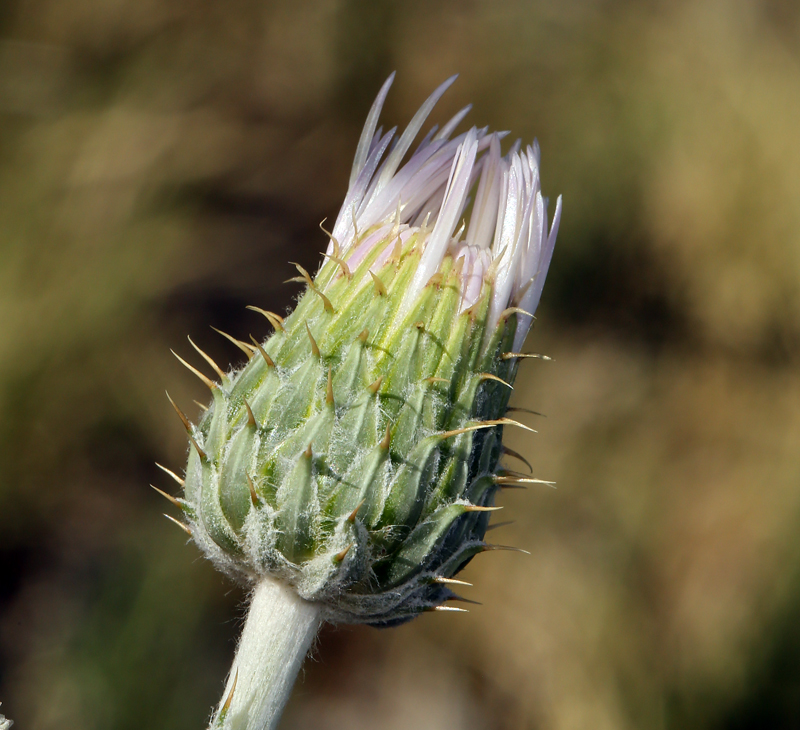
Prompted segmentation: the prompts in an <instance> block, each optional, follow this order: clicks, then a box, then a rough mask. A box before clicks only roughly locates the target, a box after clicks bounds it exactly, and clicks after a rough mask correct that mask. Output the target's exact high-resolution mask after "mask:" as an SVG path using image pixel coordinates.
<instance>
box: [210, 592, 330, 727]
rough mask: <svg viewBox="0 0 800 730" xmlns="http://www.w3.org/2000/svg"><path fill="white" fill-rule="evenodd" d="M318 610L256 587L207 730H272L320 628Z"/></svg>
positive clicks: (290, 596)
mask: <svg viewBox="0 0 800 730" xmlns="http://www.w3.org/2000/svg"><path fill="white" fill-rule="evenodd" d="M320 623H321V621H320V612H319V609H318V608H317V607H316V606H315V605H314V604H313V603H309V602H308V601H304V600H303V599H302V598H300V597H299V596H298V595H297V594H296V593H295V592H294V591H293V590H292V589H291V588H290V587H289V586H286V585H284V584H282V583H279V582H277V581H275V580H273V579H271V578H263V579H262V580H261V581H260V582H259V583H258V584H257V585H256V587H255V591H254V592H253V597H252V600H251V602H250V608H249V610H248V613H247V621H246V622H245V625H244V630H243V631H242V637H241V639H240V640H239V646H238V648H237V649H236V656H235V657H234V660H233V666H232V667H231V672H230V675H229V677H228V682H227V685H226V687H225V692H224V694H223V696H222V701H221V702H220V705H219V707H218V708H217V711H216V712H215V713H214V719H213V721H212V723H211V726H210V728H209V730H273V728H275V727H277V724H278V721H279V720H280V717H281V713H282V712H283V708H284V705H285V704H286V702H287V700H288V699H289V695H290V694H291V692H292V686H293V685H294V682H295V679H297V673H298V672H299V671H300V667H301V665H302V663H303V659H304V658H305V656H306V654H307V653H308V650H309V648H310V647H311V643H312V642H313V641H314V637H315V636H316V635H317V631H318V630H319V627H320Z"/></svg>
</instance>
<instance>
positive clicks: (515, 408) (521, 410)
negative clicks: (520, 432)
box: [506, 406, 547, 418]
mask: <svg viewBox="0 0 800 730" xmlns="http://www.w3.org/2000/svg"><path fill="white" fill-rule="evenodd" d="M506 411H507V412H509V411H510V412H512V413H513V412H515V411H516V412H517V413H531V414H533V415H534V416H541V417H542V418H547V414H545V413H539V411H532V410H531V409H530V408H522V407H520V406H509V407H508V408H506Z"/></svg>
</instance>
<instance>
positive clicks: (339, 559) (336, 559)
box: [333, 542, 355, 563]
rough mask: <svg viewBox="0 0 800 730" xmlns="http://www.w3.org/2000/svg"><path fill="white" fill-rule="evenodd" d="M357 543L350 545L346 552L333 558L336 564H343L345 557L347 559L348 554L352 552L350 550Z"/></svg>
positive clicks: (341, 551)
mask: <svg viewBox="0 0 800 730" xmlns="http://www.w3.org/2000/svg"><path fill="white" fill-rule="evenodd" d="M354 544H355V543H352V542H351V543H350V544H349V545H348V546H347V547H346V548H345V549H344V550H340V551H339V552H338V553H336V555H334V556H333V562H334V563H341V562H342V561H343V560H344V559H345V557H347V553H349V552H350V548H351V547H353V545H354Z"/></svg>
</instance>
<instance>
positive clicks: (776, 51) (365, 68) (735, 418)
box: [0, 0, 800, 730]
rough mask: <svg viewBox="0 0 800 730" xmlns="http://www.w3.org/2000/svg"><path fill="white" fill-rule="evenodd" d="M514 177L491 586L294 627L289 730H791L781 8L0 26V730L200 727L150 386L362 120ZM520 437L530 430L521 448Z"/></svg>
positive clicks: (354, 4) (280, 300)
mask: <svg viewBox="0 0 800 730" xmlns="http://www.w3.org/2000/svg"><path fill="white" fill-rule="evenodd" d="M394 69H397V71H398V81H397V83H396V87H395V89H393V91H392V94H391V95H390V100H389V103H388V108H387V110H386V114H385V120H386V121H387V122H388V123H389V125H394V124H403V123H405V122H406V121H407V120H408V119H409V118H410V116H411V114H412V113H413V111H414V110H415V109H416V107H417V106H418V105H419V104H420V103H421V101H422V100H423V99H424V98H425V96H426V95H427V94H428V93H429V92H430V91H431V90H432V89H433V88H434V87H435V86H436V85H437V84H438V83H439V82H440V81H441V80H443V79H444V78H446V77H447V76H449V75H450V74H451V73H453V72H456V71H458V72H460V73H461V74H462V76H461V79H460V80H459V82H458V84H457V85H456V86H455V87H454V88H453V89H452V90H451V91H450V92H449V93H448V95H447V96H446V98H445V100H444V101H443V102H442V104H441V109H439V110H438V111H437V115H438V116H437V119H438V120H439V121H441V120H443V119H445V118H447V115H448V113H452V112H453V111H455V110H456V109H457V108H459V107H460V106H461V105H463V104H465V103H467V102H469V101H474V102H475V108H474V110H473V112H472V114H471V116H470V119H471V121H472V123H476V124H479V125H482V124H490V125H491V126H492V127H494V128H504V129H511V130H513V132H514V134H515V135H519V136H521V137H522V138H523V139H526V140H529V139H531V138H532V137H533V136H538V137H539V139H540V141H541V144H542V149H543V173H542V174H543V180H544V188H545V192H546V193H548V194H550V195H551V196H552V197H553V198H554V197H555V195H556V194H558V193H563V194H564V198H565V214H564V220H563V225H562V228H561V235H560V240H559V242H558V246H557V249H556V255H555V257H554V260H553V265H552V269H551V275H550V280H549V282H548V285H547V286H546V287H545V294H544V299H543V303H542V306H541V308H540V312H539V320H538V323H537V327H536V329H535V330H534V332H533V333H532V335H531V337H530V339H529V342H528V346H529V348H530V349H533V350H538V351H544V352H547V353H548V354H550V355H551V356H553V357H554V358H555V362H552V363H537V362H533V363H530V362H529V363H527V364H525V365H524V370H523V373H522V375H521V377H520V379H519V381H518V383H519V384H518V387H517V391H516V394H515V403H516V404H517V405H519V406H526V407H529V408H533V409H535V410H540V411H543V412H545V413H546V414H547V418H539V419H536V417H534V416H531V417H530V418H531V419H534V420H535V421H536V423H535V426H536V427H537V428H538V429H539V430H540V433H539V434H538V435H537V436H535V437H531V438H522V437H520V436H519V435H518V434H511V435H510V436H509V438H510V444H511V446H512V447H513V448H515V449H517V450H519V451H524V452H525V454H526V455H527V456H528V457H529V458H530V460H531V461H532V462H533V464H534V468H535V472H536V475H537V476H540V477H545V478H551V479H555V480H556V481H557V482H558V489H557V490H549V489H547V488H542V489H541V490H531V491H528V492H526V493H516V492H515V493H511V494H504V495H502V504H503V505H504V506H505V507H506V510H505V511H504V512H503V513H502V514H503V515H504V516H505V515H508V517H509V518H510V519H515V520H516V521H515V522H514V524H512V525H508V526H505V527H500V528H498V530H497V531H496V532H494V533H492V539H495V537H496V541H497V542H500V543H506V544H512V545H518V546H521V547H523V548H525V549H527V550H530V551H531V552H532V556H531V557H526V556H522V555H517V554H513V553H502V554H491V555H485V556H482V557H480V558H479V559H476V560H475V561H474V562H473V563H472V564H471V565H470V566H469V567H468V568H467V570H466V571H465V573H464V577H465V578H466V579H467V580H470V581H472V582H474V583H475V587H474V588H472V589H467V590H466V591H465V596H467V597H469V598H471V599H476V600H479V601H482V602H483V606H470V607H469V608H470V609H471V612H470V613H469V614H468V615H461V616H440V615H431V616H425V617H422V618H421V619H419V620H417V621H415V622H413V623H411V624H409V625H406V626H403V627H401V628H398V629H394V630H391V631H376V630H371V629H364V628H346V627H345V628H338V629H326V630H325V631H324V632H323V635H322V638H321V641H320V643H319V646H318V648H317V651H316V658H315V660H314V661H310V662H308V663H307V666H306V670H305V675H304V682H303V683H302V684H301V685H300V686H298V688H297V691H296V693H295V696H294V698H293V700H292V703H291V704H290V708H289V711H288V713H287V716H286V718H285V722H284V727H286V728H287V729H288V728H314V729H315V730H327V729H328V728H331V729H333V728H340V727H342V728H345V727H346V728H349V729H350V730H359V729H361V728H364V729H367V728H377V727H380V728H387V729H389V730H392V729H393V728H411V727H413V728H419V729H420V730H422V729H426V728H464V729H465V730H473V729H474V730H479V729H480V730H482V729H484V728H485V729H489V728H499V729H502V730H512V729H513V730H517V729H519V728H535V729H536V730H540V729H541V730H583V729H586V730H589V729H591V730H606V729H608V730H625V729H628V728H654V729H659V728H662V729H664V730H667V729H671V728H718V729H720V730H755V729H756V728H758V729H759V730H760V729H762V728H787V729H788V728H797V727H800V630H799V629H798V628H797V626H798V623H797V615H798V612H800V529H798V528H799V527H800V369H799V368H798V364H799V363H800V135H798V131H797V130H798V120H799V119H800V8H799V7H798V5H797V4H796V3H795V2H792V0H768V1H766V0H765V1H764V2H755V1H751V2H747V1H745V0H735V1H734V2H723V0H717V1H712V0H698V1H695V2H690V1H688V0H687V1H685V2H680V1H679V0H675V1H674V2H654V3H644V2H640V3H634V2H626V1H625V0H608V1H606V2H603V1H600V0H594V1H590V0H582V1H580V2H579V1H578V0H567V1H566V2H561V3H547V2H543V1H535V2H523V1H522V0H510V1H505V2H487V1H485V0H480V1H479V0H467V1H460V2H455V0H452V1H451V2H438V1H435V2H422V1H421V0H416V1H413V2H407V3H403V4H402V5H400V4H392V3H387V2H379V1H375V0H373V1H372V2H370V1H369V0H351V1H349V2H348V1H346V0H312V1H311V2H308V3H296V2H295V3H292V2H288V1H285V0H281V1H279V2H255V1H251V0H229V2H225V3H219V2H205V1H203V0H175V1H174V2H171V3H167V2H163V1H162V2H157V1H156V0H136V1H134V0H73V1H71V2H68V3H65V2H53V1H52V0H5V2H4V3H3V4H2V5H0V322H2V325H1V326H0V464H2V467H1V468H0V550H2V558H0V559H1V560H2V563H0V583H1V584H0V609H2V612H1V613H0V700H3V703H4V704H3V711H4V712H5V713H7V714H8V715H9V716H10V717H12V718H14V719H16V720H17V722H18V727H20V728H25V729H26V730H73V729H74V730H101V729H105V728H114V729H120V730H125V729H127V728H131V729H134V728H136V729H137V730H138V729H139V728H142V727H147V728H153V729H154V730H155V729H158V728H164V729H165V730H167V729H169V730H181V729H182V728H186V729H187V730H189V728H202V727H205V725H204V722H205V719H206V717H207V715H208V713H209V711H210V708H211V706H212V704H214V703H215V702H216V700H217V699H218V694H219V693H220V692H221V689H222V680H223V677H224V674H225V672H226V670H227V667H228V664H229V661H230V657H231V654H232V649H233V641H234V637H235V635H236V632H237V629H238V625H239V619H240V617H241V615H242V613H241V610H240V609H239V608H237V605H238V604H239V603H240V601H241V599H242V592H241V591H240V589H238V588H235V587H232V586H231V585H230V584H228V583H227V582H226V581H225V580H224V579H223V578H221V577H220V576H218V575H217V574H216V573H215V572H214V571H213V569H212V568H211V566H210V565H208V564H206V563H205V562H204V561H202V560H200V559H199V557H198V552H197V550H196V549H195V548H194V547H192V546H186V545H185V544H184V542H185V541H184V539H183V538H182V536H181V534H180V533H179V532H178V531H177V530H176V529H174V528H173V527H172V526H170V525H169V524H168V523H167V522H166V520H164V519H163V518H162V517H161V514H160V513H161V512H162V511H163V510H164V508H165V506H168V505H166V503H163V504H162V502H161V500H160V499H159V498H158V496H157V495H156V494H155V493H153V492H152V490H149V488H148V487H147V484H148V482H153V483H155V484H157V485H158V486H160V487H162V488H169V487H168V485H167V484H166V483H165V477H164V475H163V474H161V473H160V472H159V471H158V470H157V469H156V467H155V466H154V465H153V462H154V461H159V462H162V463H166V464H168V465H170V466H172V467H174V468H176V469H179V468H180V465H181V463H182V461H183V458H184V454H185V443H184V440H183V436H182V433H181V429H180V427H179V425H178V424H177V422H176V421H175V419H174V415H173V414H171V412H170V408H169V405H168V404H167V402H166V399H165V398H164V396H163V390H164V388H167V389H169V391H170V393H171V394H173V395H174V396H175V397H176V399H177V400H178V401H179V402H182V403H186V404H188V403H191V400H192V398H205V395H204V394H203V393H202V391H201V389H200V386H198V385H196V383H194V382H192V381H191V380H190V378H189V376H187V375H186V374H185V373H184V372H183V371H182V369H181V368H180V366H179V365H178V364H177V363H176V362H175V361H174V360H173V359H172V356H171V355H170V354H169V348H170V347H172V348H174V349H176V350H177V351H178V352H179V353H182V354H184V355H186V354H187V352H188V345H187V343H186V340H185V335H186V334H191V335H192V336H193V338H196V340H197V341H198V342H199V343H200V344H201V346H202V347H204V348H206V349H208V350H209V351H210V352H211V353H212V354H213V355H214V356H215V357H216V358H217V359H220V360H223V361H227V360H228V359H230V358H235V357H236V352H235V351H231V350H230V349H229V347H228V346H227V345H226V343H225V342H224V341H222V340H221V338H218V337H217V336H216V335H215V334H214V333H213V332H211V331H210V330H209V329H208V325H214V326H216V327H221V328H222V329H227V330H229V331H232V332H233V333H234V334H236V335H238V336H242V337H245V336H246V335H247V334H248V333H249V332H253V333H254V334H259V335H260V334H263V333H264V329H263V325H262V323H261V322H260V321H259V320H258V318H257V317H256V316H255V315H251V314H248V313H247V312H246V311H245V310H244V306H245V305H246V304H250V303H254V304H258V305H261V306H267V307H269V308H272V309H279V308H281V307H285V306H287V305H288V304H289V303H290V301H291V297H292V296H294V294H295V290H294V289H291V288H290V287H288V286H287V287H285V286H283V285H282V284H281V281H282V280H283V279H285V278H288V277H289V276H291V275H292V272H291V271H290V270H289V267H288V266H287V265H285V263H284V262H286V261H287V259H292V260H299V261H301V262H303V263H304V264H305V265H307V266H308V267H309V268H313V267H314V266H315V262H316V260H317V256H318V252H319V250H320V249H321V248H322V247H323V246H324V244H325V240H324V237H323V235H322V234H321V233H320V232H319V230H318V229H317V224H318V222H319V221H320V220H321V219H322V218H323V217H325V216H328V217H330V216H333V215H335V213H336V209H337V202H338V201H340V200H341V198H342V196H343V194H344V191H345V185H346V180H347V175H348V169H349V164H350V160H351V156H352V153H353V151H354V149H355V142H356V139H357V136H358V133H359V129H360V124H361V122H362V120H363V118H364V116H365V114H366V111H367V109H368V107H369V104H370V102H371V100H372V98H373V96H374V94H375V93H376V92H377V89H378V87H379V84H380V83H381V82H382V81H383V79H384V78H385V77H386V76H387V75H388V73H389V72H390V71H392V70H394ZM526 418H527V417H526Z"/></svg>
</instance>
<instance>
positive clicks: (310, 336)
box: [305, 322, 320, 357]
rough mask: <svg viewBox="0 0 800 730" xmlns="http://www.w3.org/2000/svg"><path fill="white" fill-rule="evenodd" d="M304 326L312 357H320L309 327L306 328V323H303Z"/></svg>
mask: <svg viewBox="0 0 800 730" xmlns="http://www.w3.org/2000/svg"><path fill="white" fill-rule="evenodd" d="M305 325H306V332H307V333H308V339H309V340H310V341H311V352H312V354H313V355H314V357H319V356H320V351H319V346H318V345H317V341H316V340H315V339H314V335H312V334H311V327H309V326H308V322H306V323H305Z"/></svg>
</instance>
